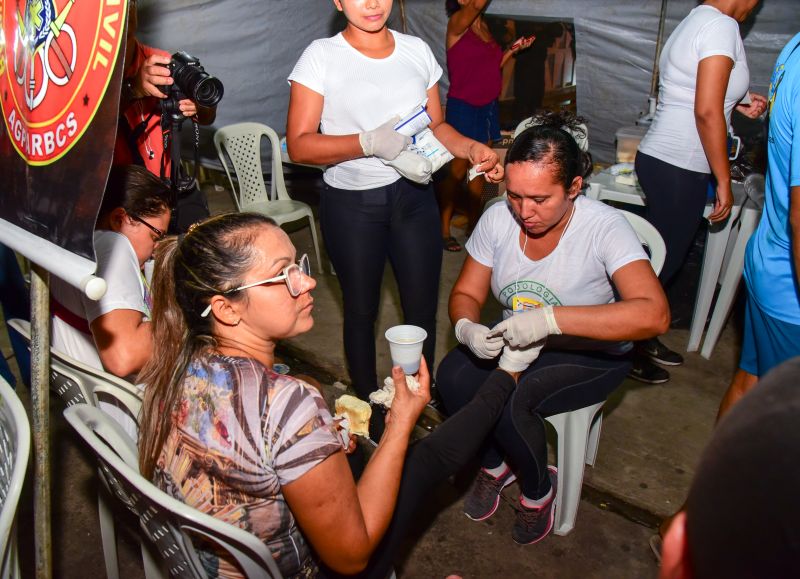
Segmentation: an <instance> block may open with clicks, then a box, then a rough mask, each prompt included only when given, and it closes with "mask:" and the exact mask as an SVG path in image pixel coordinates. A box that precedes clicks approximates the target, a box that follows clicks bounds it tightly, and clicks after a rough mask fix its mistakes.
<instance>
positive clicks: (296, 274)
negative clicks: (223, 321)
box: [200, 253, 311, 318]
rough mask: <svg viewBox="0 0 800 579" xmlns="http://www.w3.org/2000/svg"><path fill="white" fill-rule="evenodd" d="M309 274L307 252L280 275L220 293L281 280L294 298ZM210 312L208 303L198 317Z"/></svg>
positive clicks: (225, 293) (309, 264)
mask: <svg viewBox="0 0 800 579" xmlns="http://www.w3.org/2000/svg"><path fill="white" fill-rule="evenodd" d="M310 276H311V263H310V262H309V260H308V254H306V253H304V254H303V256H302V257H301V258H300V259H299V260H298V261H297V263H290V264H289V265H287V266H286V267H284V268H283V271H282V272H281V274H280V275H277V276H275V277H271V278H269V279H262V280H261V281H254V282H253V283H248V284H245V285H242V286H239V287H237V288H234V289H230V290H228V291H226V292H222V295H228V294H232V293H234V292H238V291H242V290H246V289H249V288H251V287H255V286H257V285H265V284H270V283H278V282H281V281H282V282H284V283H285V284H286V288H287V289H288V290H289V295H291V296H292V297H293V298H296V297H297V296H299V295H300V294H301V293H303V290H305V289H306V287H307V286H306V282H305V278H306V277H310ZM210 313H211V304H208V307H207V308H206V309H204V310H203V313H201V314H200V317H201V318H205V317H206V316H207V315H208V314H210Z"/></svg>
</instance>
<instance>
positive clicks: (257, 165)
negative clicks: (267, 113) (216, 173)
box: [214, 123, 291, 211]
mask: <svg viewBox="0 0 800 579" xmlns="http://www.w3.org/2000/svg"><path fill="white" fill-rule="evenodd" d="M262 137H266V138H268V139H269V141H270V146H271V150H272V173H271V176H272V178H271V179H270V193H269V195H267V188H266V185H265V184H264V173H263V170H262V167H261V138H262ZM214 147H216V149H217V155H218V156H219V160H220V163H222V167H223V169H225V174H226V175H227V176H228V182H229V183H230V185H231V191H233V197H234V201H235V202H236V207H237V208H238V209H239V211H247V208H248V206H250V205H252V204H254V203H268V202H269V201H276V200H288V199H291V197H290V196H289V193H288V191H287V190H286V183H285V182H284V180H283V163H282V159H281V144H280V138H279V137H278V134H277V133H276V132H275V131H274V130H273V129H272V128H270V127H268V126H267V125H264V124H262V123H237V124H234V125H227V126H225V127H222V128H220V129H218V130H217V131H216V132H215V133H214ZM228 159H230V161H231V164H232V165H233V171H234V172H235V174H236V178H237V180H238V182H239V188H238V191H237V188H236V186H235V185H234V181H233V175H232V174H231V170H230V168H229V166H228Z"/></svg>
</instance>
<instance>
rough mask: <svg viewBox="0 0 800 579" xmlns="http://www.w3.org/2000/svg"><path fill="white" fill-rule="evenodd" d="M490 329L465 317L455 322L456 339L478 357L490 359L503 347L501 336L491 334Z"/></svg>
mask: <svg viewBox="0 0 800 579" xmlns="http://www.w3.org/2000/svg"><path fill="white" fill-rule="evenodd" d="M491 333H492V331H491V330H490V329H489V328H487V327H486V326H484V325H483V324H476V323H475V322H471V321H469V320H468V319H467V318H461V319H460V320H458V322H456V339H458V341H459V342H460V343H462V344H464V345H465V346H467V347H468V348H469V349H470V350H472V353H473V354H475V355H476V356H477V357H478V358H483V359H484V360H491V359H492V358H496V357H497V355H498V354H499V353H500V350H502V349H503V336H501V335H500V334H497V335H496V336H495V335H492V336H490V334H491Z"/></svg>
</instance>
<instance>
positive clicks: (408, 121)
mask: <svg viewBox="0 0 800 579" xmlns="http://www.w3.org/2000/svg"><path fill="white" fill-rule="evenodd" d="M427 104H428V99H425V100H424V101H422V102H421V103H420V104H418V105H417V106H415V107H414V108H413V109H412V110H411V111H410V112H409V113H407V114H405V115H403V118H401V119H400V121H399V122H398V123H397V124H396V125H395V126H394V130H395V131H397V132H398V133H400V134H401V135H405V136H407V137H412V138H413V137H414V135H416V134H417V133H419V132H421V131H424V130H425V129H426V128H428V125H430V124H431V117H430V115H429V114H428V111H427V109H426V105H427Z"/></svg>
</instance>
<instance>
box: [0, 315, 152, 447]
mask: <svg viewBox="0 0 800 579" xmlns="http://www.w3.org/2000/svg"><path fill="white" fill-rule="evenodd" d="M8 324H9V325H10V326H11V327H12V328H14V329H15V330H17V332H19V333H20V334H21V335H22V337H23V338H25V340H26V341H27V342H28V344H29V345H30V341H31V328H30V322H28V321H26V320H20V319H12V320H9V322H8ZM50 390H51V391H53V392H55V393H56V394H58V396H59V398H61V401H62V402H63V403H64V405H65V406H72V405H74V404H91V405H93V406H97V405H98V404H99V403H101V402H103V403H107V404H108V405H112V406H117V407H119V408H120V410H119V412H120V417H119V418H120V419H122V420H124V416H123V415H125V416H127V417H128V418H129V419H130V421H131V422H132V428H138V423H139V412H140V411H141V408H142V396H143V392H142V390H141V389H140V388H139V387H138V386H136V385H135V384H131V383H130V382H128V381H127V380H123V379H122V378H119V377H117V376H114V375H113V374H109V373H108V372H104V371H103V370H98V369H97V368H92V367H91V366H87V365H86V364H84V363H82V362H79V361H78V360H75V359H74V358H71V357H69V356H67V355H66V354H64V353H63V352H59V351H58V350H56V349H55V348H50ZM106 409H108V407H106ZM128 434H129V435H130V436H132V437H133V438H134V439H135V438H136V436H135V432H129V433H128Z"/></svg>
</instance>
